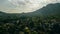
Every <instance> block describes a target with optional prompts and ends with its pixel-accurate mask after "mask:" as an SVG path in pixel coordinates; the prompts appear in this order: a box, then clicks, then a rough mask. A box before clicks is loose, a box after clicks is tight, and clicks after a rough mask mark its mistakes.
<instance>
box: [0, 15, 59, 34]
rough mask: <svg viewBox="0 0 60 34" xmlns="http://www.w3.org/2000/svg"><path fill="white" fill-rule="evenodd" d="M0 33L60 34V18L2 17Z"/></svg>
mask: <svg viewBox="0 0 60 34" xmlns="http://www.w3.org/2000/svg"><path fill="white" fill-rule="evenodd" d="M13 18H14V19H13ZM0 34H60V18H59V17H58V16H47V17H27V16H20V17H19V18H17V17H8V18H5V19H2V18H0Z"/></svg>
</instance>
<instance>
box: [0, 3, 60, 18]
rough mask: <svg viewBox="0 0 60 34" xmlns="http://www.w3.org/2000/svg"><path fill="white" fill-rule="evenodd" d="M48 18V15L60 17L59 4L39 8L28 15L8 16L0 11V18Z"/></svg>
mask: <svg viewBox="0 0 60 34" xmlns="http://www.w3.org/2000/svg"><path fill="white" fill-rule="evenodd" d="M3 15H4V16H5V17H6V16H14V17H15V16H30V17H31V16H47V15H48V16H49V15H59V16H60V3H55V4H48V5H47V6H44V7H43V8H40V9H38V10H36V11H34V12H30V13H20V14H18V13H16V14H8V13H4V12H2V11H0V16H3Z"/></svg>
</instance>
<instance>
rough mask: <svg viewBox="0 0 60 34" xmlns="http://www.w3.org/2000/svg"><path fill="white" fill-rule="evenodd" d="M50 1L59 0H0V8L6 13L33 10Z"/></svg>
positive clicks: (59, 1)
mask: <svg viewBox="0 0 60 34" xmlns="http://www.w3.org/2000/svg"><path fill="white" fill-rule="evenodd" d="M50 3H60V0H8V1H7V0H0V10H3V11H4V12H7V13H19V12H20V13H21V12H33V11H35V10H38V9H39V8H42V7H43V6H46V5H47V4H50Z"/></svg>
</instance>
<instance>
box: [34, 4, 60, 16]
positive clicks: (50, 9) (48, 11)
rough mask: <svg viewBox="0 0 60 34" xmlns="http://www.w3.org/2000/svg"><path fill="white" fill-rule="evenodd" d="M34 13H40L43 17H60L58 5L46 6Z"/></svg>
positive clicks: (59, 5)
mask: <svg viewBox="0 0 60 34" xmlns="http://www.w3.org/2000/svg"><path fill="white" fill-rule="evenodd" d="M34 13H38V14H39V13H42V14H43V15H60V3H56V4H48V5H47V6H45V7H43V8H41V9H39V10H37V11H35V12H34Z"/></svg>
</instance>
